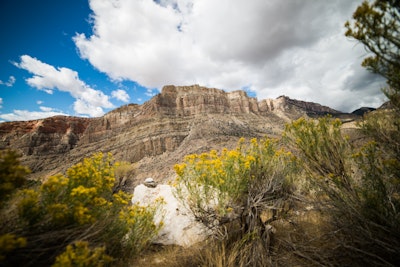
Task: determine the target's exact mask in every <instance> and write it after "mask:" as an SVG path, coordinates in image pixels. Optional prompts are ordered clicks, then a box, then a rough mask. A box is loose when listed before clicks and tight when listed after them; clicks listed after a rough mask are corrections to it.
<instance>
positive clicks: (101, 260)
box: [52, 241, 113, 267]
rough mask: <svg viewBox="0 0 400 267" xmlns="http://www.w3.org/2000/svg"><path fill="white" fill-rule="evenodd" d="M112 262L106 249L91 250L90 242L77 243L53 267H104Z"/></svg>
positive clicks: (69, 247)
mask: <svg viewBox="0 0 400 267" xmlns="http://www.w3.org/2000/svg"><path fill="white" fill-rule="evenodd" d="M112 260H113V259H112V257H110V256H108V255H107V254H106V248H105V247H97V248H90V247H89V243H88V242H85V241H76V242H75V243H74V244H72V245H68V246H67V248H66V250H65V252H63V253H62V254H60V255H58V256H57V258H56V261H55V263H54V264H53V265H52V267H92V266H97V267H103V266H107V264H108V263H110V262H112Z"/></svg>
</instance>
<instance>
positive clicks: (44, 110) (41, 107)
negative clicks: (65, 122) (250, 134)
mask: <svg viewBox="0 0 400 267" xmlns="http://www.w3.org/2000/svg"><path fill="white" fill-rule="evenodd" d="M39 108H40V110H41V111H43V112H51V111H54V109H53V108H50V107H44V106H40V107H39Z"/></svg>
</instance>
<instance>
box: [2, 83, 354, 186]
mask: <svg viewBox="0 0 400 267" xmlns="http://www.w3.org/2000/svg"><path fill="white" fill-rule="evenodd" d="M325 114H332V115H333V116H339V117H340V116H344V117H345V116H347V117H348V116H350V117H351V118H353V117H357V116H356V115H352V114H342V113H340V112H338V111H336V110H333V109H330V108H328V107H324V106H321V105H319V104H315V103H309V102H303V101H297V100H293V99H290V98H288V97H285V96H282V97H279V98H277V99H265V100H260V101H258V100H257V99H256V98H252V97H249V96H248V95H247V94H246V93H245V92H244V91H234V92H224V91H222V90H218V89H214V88H205V87H200V86H198V85H194V86H172V85H170V86H165V87H164V88H163V89H162V92H161V93H160V94H158V95H156V96H154V97H153V98H152V99H150V100H149V101H147V102H146V103H144V104H143V105H136V104H129V105H125V106H122V107H120V108H117V109H115V110H113V111H111V112H109V113H107V114H105V115H104V116H102V117H99V118H76V117H63V116H56V117H51V118H46V119H42V120H35V121H25V122H4V123H1V124H0V149H9V148H11V149H14V150H17V151H19V152H20V153H21V154H22V155H23V157H22V162H23V164H25V165H27V166H28V167H29V168H31V170H32V171H33V173H32V176H31V177H32V178H46V177H47V176H49V175H53V174H55V173H58V172H63V171H65V170H66V168H68V167H70V166H71V165H73V164H75V163H77V162H78V161H80V160H81V159H82V158H84V157H88V156H90V155H91V154H92V153H94V152H99V151H102V152H111V153H113V155H114V157H115V159H116V160H124V161H128V162H131V163H134V164H135V166H136V172H135V174H134V176H133V177H130V179H129V183H128V184H127V187H128V188H127V189H129V190H132V189H133V187H134V186H135V185H137V184H138V183H139V182H138V181H142V180H143V179H144V178H146V177H149V176H152V177H154V178H155V179H156V180H158V181H165V180H168V179H169V178H170V177H171V176H173V170H172V166H173V165H174V164H175V163H178V162H180V161H181V160H182V158H183V156H184V155H187V154H190V153H201V152H205V151H209V150H210V149H217V150H219V149H221V148H222V147H227V148H232V147H234V146H235V145H236V143H237V140H238V139H239V138H240V137H246V138H252V137H262V136H265V135H267V136H272V137H273V136H276V135H278V134H280V132H281V131H282V129H283V127H284V124H285V123H287V122H289V121H290V120H293V119H296V118H299V117H301V116H320V115H325Z"/></svg>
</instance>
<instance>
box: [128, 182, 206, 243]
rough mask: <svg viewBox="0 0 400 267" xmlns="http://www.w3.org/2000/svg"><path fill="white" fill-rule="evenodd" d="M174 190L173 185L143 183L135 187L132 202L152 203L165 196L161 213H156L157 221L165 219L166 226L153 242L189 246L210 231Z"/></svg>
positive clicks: (140, 203) (202, 238) (203, 237)
mask: <svg viewBox="0 0 400 267" xmlns="http://www.w3.org/2000/svg"><path fill="white" fill-rule="evenodd" d="M173 190H174V188H173V187H172V186H170V185H165V184H159V185H157V186H155V187H148V186H146V185H144V184H141V185H138V186H136V187H135V189H134V192H133V198H132V203H137V204H139V205H151V204H153V203H155V201H156V199H157V198H158V199H159V198H160V197H161V198H163V199H164V201H165V204H164V205H163V210H162V211H161V213H160V214H156V217H155V223H159V222H160V220H163V222H164V226H163V228H162V229H161V230H160V232H159V235H158V236H157V237H156V239H155V240H154V241H153V242H154V243H158V244H163V245H180V246H184V247H188V246H191V245H193V244H195V243H197V242H200V241H202V240H204V239H205V238H206V237H207V236H208V233H209V231H207V229H206V227H205V226H204V225H203V224H202V223H200V222H198V221H196V220H195V218H194V216H193V214H192V213H191V212H190V211H189V210H188V209H187V208H185V207H184V206H183V205H182V203H180V202H179V201H178V200H177V199H176V198H175V196H174V194H173Z"/></svg>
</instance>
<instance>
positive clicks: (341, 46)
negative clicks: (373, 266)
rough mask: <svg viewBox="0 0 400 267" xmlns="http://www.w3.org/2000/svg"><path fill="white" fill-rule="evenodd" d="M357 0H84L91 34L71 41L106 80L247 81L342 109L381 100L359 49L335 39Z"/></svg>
mask: <svg viewBox="0 0 400 267" xmlns="http://www.w3.org/2000/svg"><path fill="white" fill-rule="evenodd" d="M361 2H362V0H332V1H309V0H297V1H281V0H268V1H265V0H252V1H243V0H220V1H214V0H202V1H194V0H159V1H141V0H119V1H114V0H102V1H99V0H91V1H90V7H91V9H92V10H93V22H94V27H93V32H94V34H93V35H92V36H85V35H84V34H77V35H76V36H75V37H74V41H75V44H76V46H77V47H78V50H79V52H80V55H81V57H82V58H84V59H88V60H89V62H90V63H91V64H92V65H93V66H95V67H96V68H97V69H99V70H100V71H102V72H105V73H107V75H108V76H109V77H111V78H112V79H114V80H131V81H136V82H138V83H139V84H141V85H143V86H146V87H148V88H161V87H162V86H163V85H166V84H175V85H188V84H201V85H205V86H211V87H217V88H221V89H226V90H237V89H241V88H247V89H248V90H250V91H254V92H256V93H257V96H258V97H261V98H266V97H276V96H279V95H283V94H285V95H288V96H290V97H296V98H299V99H304V100H310V101H315V102H320V103H322V104H325V105H331V106H333V107H334V108H337V109H346V110H347V109H351V108H355V107H357V106H358V105H360V104H361V103H364V104H367V105H372V104H375V103H376V102H377V101H378V102H379V100H378V98H379V97H381V93H380V90H379V87H377V85H379V84H381V83H382V80H379V79H377V78H376V77H375V78H373V79H371V83H368V84H366V83H362V79H364V78H365V76H366V75H367V74H365V73H366V70H364V69H362V68H361V67H359V64H360V63H361V60H362V57H363V55H364V53H365V51H364V49H363V47H362V46H361V45H358V46H357V45H356V46H355V43H354V42H351V41H349V40H348V39H346V38H345V36H344V29H343V24H344V22H345V21H346V20H348V19H350V18H351V15H352V13H353V12H354V10H355V8H356V6H357V5H359V4H360V3H361ZM360 85H362V86H361V87H358V86H360Z"/></svg>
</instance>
